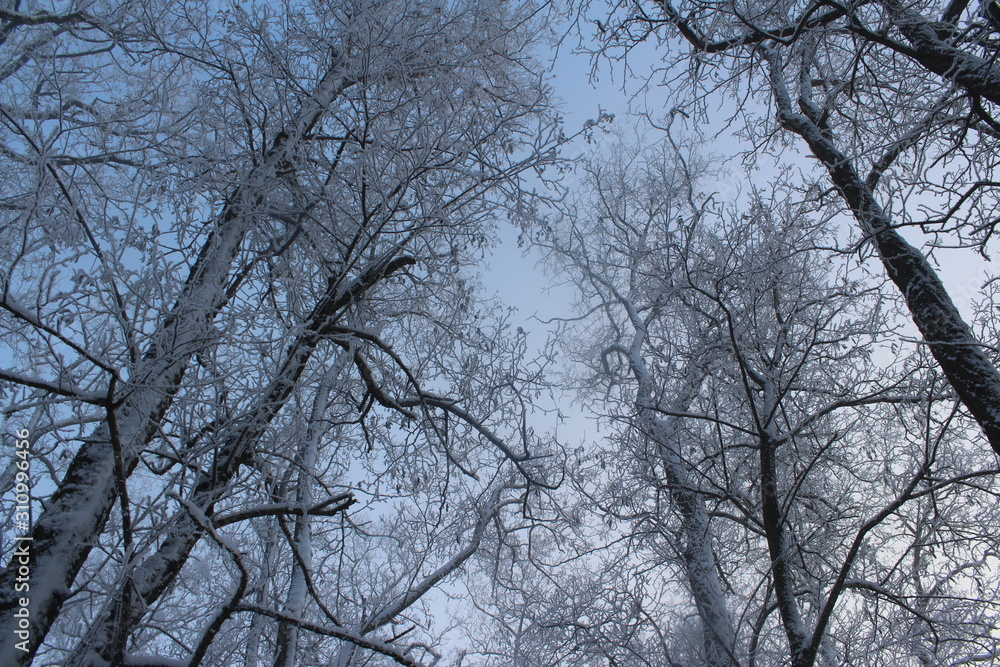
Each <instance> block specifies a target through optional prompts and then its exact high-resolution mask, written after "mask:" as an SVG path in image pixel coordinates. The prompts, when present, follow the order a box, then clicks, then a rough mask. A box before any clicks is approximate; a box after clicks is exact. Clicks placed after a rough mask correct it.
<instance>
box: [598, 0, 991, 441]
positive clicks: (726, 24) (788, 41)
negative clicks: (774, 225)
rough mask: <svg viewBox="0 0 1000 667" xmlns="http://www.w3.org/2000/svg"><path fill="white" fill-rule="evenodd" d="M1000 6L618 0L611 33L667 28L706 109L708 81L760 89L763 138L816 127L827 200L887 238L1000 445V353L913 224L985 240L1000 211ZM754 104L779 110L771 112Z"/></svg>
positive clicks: (809, 141) (882, 243)
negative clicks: (997, 23)
mask: <svg viewBox="0 0 1000 667" xmlns="http://www.w3.org/2000/svg"><path fill="white" fill-rule="evenodd" d="M985 6H986V7H987V8H988V7H989V6H991V5H985ZM988 17H989V12H988V11H987V12H986V13H985V14H980V13H977V12H976V11H975V8H970V7H969V3H968V2H965V1H964V0H957V1H955V2H950V3H948V4H947V5H943V4H939V3H934V2H919V3H916V4H904V3H901V2H897V1H896V0H884V1H881V0H880V1H879V2H873V3H838V2H832V3H831V2H826V1H825V0H824V1H823V2H812V1H811V0H810V1H806V2H792V3H787V2H786V3H780V2H743V3H736V4H729V5H711V6H709V5H705V4H703V3H698V2H691V3H688V2H681V3H679V4H678V3H673V2H667V1H665V0H657V1H656V2H651V3H640V4H636V5H632V4H622V5H619V6H618V13H617V14H616V15H615V16H614V17H613V18H612V19H611V20H609V21H606V22H605V23H606V24H607V25H608V26H609V28H607V29H605V30H604V31H603V32H602V35H604V45H605V47H606V48H607V49H609V51H608V52H609V53H611V52H612V50H613V49H614V48H619V47H626V48H629V47H630V46H631V45H634V44H635V43H637V42H639V41H642V40H645V39H647V38H649V37H651V36H656V38H657V39H660V40H662V43H663V44H664V47H665V48H666V49H667V50H668V51H669V52H670V53H671V54H673V55H672V56H671V58H669V62H670V64H669V65H668V66H667V68H666V69H665V74H666V79H668V84H669V85H670V86H671V87H672V89H673V90H675V91H681V90H684V91H686V93H687V96H686V100H685V101H681V100H682V99H683V98H678V102H679V107H684V106H685V105H690V106H688V108H689V110H694V111H695V112H696V113H698V114H704V112H705V109H706V104H707V102H708V97H709V91H712V90H715V89H717V88H720V87H721V88H724V89H727V90H729V91H731V92H732V93H733V94H738V95H740V96H741V97H743V96H744V95H745V94H746V95H749V97H744V99H747V100H748V101H747V102H746V103H744V104H742V106H741V109H740V111H739V112H737V114H743V115H744V117H745V118H746V119H747V122H746V126H745V128H746V135H747V136H748V137H750V139H751V141H752V142H753V148H752V149H751V150H752V151H755V152H759V151H766V150H768V147H769V146H775V145H777V144H778V143H780V141H781V139H780V137H779V134H778V130H779V128H780V129H782V130H785V131H787V132H791V133H792V134H795V135H797V136H798V137H799V138H801V139H803V140H804V141H805V143H806V145H807V146H808V147H809V150H810V152H811V154H812V156H813V157H814V158H816V160H818V161H819V163H820V165H821V166H822V167H823V168H824V170H825V171H826V172H827V174H828V178H829V180H830V182H832V184H833V186H834V189H835V190H836V192H837V193H838V195H839V198H837V199H836V200H835V201H833V202H831V201H830V200H829V199H828V198H827V194H828V191H827V188H826V187H820V186H818V185H817V186H816V187H813V188H812V193H813V198H814V201H815V203H816V205H817V207H821V208H825V209H827V210H837V209H839V208H841V207H843V206H844V205H846V207H847V209H848V210H849V211H851V213H852V214H853V215H854V217H855V219H856V221H857V223H858V230H859V231H860V235H859V237H858V243H859V244H860V246H862V247H864V246H866V245H868V244H871V246H872V247H873V248H874V249H875V251H876V253H877V254H878V256H879V258H880V260H881V262H882V264H883V266H884V268H885V272H886V275H887V276H888V277H889V278H890V279H891V280H892V281H893V282H894V283H895V284H896V285H897V287H898V289H899V291H900V293H901V294H902V295H903V296H904V297H905V299H906V302H907V307H908V309H909V312H910V316H911V318H912V319H913V322H914V324H916V326H917V328H918V329H919V331H920V333H921V335H922V337H923V339H924V341H925V343H926V344H927V345H928V347H929V349H930V351H931V354H932V355H933V356H934V358H935V359H936V360H937V363H938V364H939V366H940V367H941V370H942V371H943V372H944V374H945V376H946V377H947V378H948V381H949V382H950V383H951V385H952V387H954V389H955V391H956V392H957V393H958V395H959V397H960V398H961V400H962V403H963V404H964V405H965V407H966V409H967V410H968V411H969V413H970V414H971V415H972V416H973V417H974V418H975V419H976V421H977V422H978V423H979V425H980V427H981V429H982V430H983V433H984V434H985V435H986V438H987V440H988V441H989V442H990V444H991V446H992V447H993V449H994V450H995V451H996V452H997V453H1000V373H998V371H997V367H996V361H995V359H994V358H993V356H992V355H991V352H990V350H989V349H988V348H987V347H984V344H983V339H982V338H981V337H979V336H977V335H976V334H975V333H974V332H973V331H972V329H971V328H970V327H969V326H968V324H967V323H966V322H965V320H964V319H963V317H962V315H961V313H960V312H959V310H958V308H956V306H955V304H954V303H953V301H952V299H951V296H950V295H949V294H948V291H947V290H946V289H945V287H944V284H943V283H942V281H941V279H940V278H939V276H938V275H937V272H936V271H935V269H934V267H933V265H932V263H931V261H930V260H929V259H928V256H927V254H925V252H923V251H922V250H921V249H920V248H919V246H915V245H913V243H912V241H911V240H908V238H907V237H906V236H904V235H903V234H902V233H901V232H900V229H901V228H904V227H914V228H918V229H919V230H921V231H923V232H924V233H925V234H926V235H927V236H926V238H928V239H929V240H931V241H932V242H933V243H932V247H933V246H934V245H947V246H955V245H958V246H965V247H977V248H979V249H980V251H982V252H984V253H985V251H986V244H987V243H988V241H989V240H990V239H991V238H992V236H993V231H994V228H995V225H996V224H997V221H998V220H1000V218H998V217H997V213H998V211H997V203H996V202H997V199H996V191H997V190H996V188H997V187H998V183H1000V181H998V179H997V177H996V169H997V166H998V163H997V150H996V147H997V133H998V131H1000V124H998V122H997V120H996V113H997V105H998V104H1000V98H998V96H997V92H996V91H997V90H1000V65H998V63H997V62H996V58H995V53H996V47H997V43H996V35H995V30H994V28H993V26H992V24H990V23H989V21H988ZM678 39H679V40H680V41H681V42H682V43H683V44H686V45H687V49H686V52H685V50H684V49H683V48H676V47H677V46H678V44H677V40H678ZM684 63H687V64H688V65H689V67H688V68H687V69H686V72H688V73H690V74H691V76H687V75H686V74H684V73H682V72H683V71H685V70H682V69H681V66H682V65H683V64H684ZM749 100H752V102H751V101H749ZM754 104H761V105H764V107H765V108H767V109H768V115H769V116H770V117H771V119H772V120H769V121H767V122H763V123H761V122H757V118H756V116H757V114H756V110H755V108H754ZM775 120H776V121H777V123H774V122H773V121H775ZM865 172H867V173H865ZM917 202H919V203H917ZM912 238H913V237H912V236H911V237H910V239H912Z"/></svg>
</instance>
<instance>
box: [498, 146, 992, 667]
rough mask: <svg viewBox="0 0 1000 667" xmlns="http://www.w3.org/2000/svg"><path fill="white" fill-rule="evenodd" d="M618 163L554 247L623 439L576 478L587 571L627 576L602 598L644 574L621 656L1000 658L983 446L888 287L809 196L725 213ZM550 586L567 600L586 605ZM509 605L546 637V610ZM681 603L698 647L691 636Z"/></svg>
mask: <svg viewBox="0 0 1000 667" xmlns="http://www.w3.org/2000/svg"><path fill="white" fill-rule="evenodd" d="M612 152H613V153H614V154H615V155H616V156H617V157H614V158H594V159H592V160H590V161H589V162H588V163H587V166H586V168H585V176H584V179H583V184H584V186H585V187H583V188H581V193H586V194H581V195H580V198H579V199H577V200H576V201H575V203H574V204H573V205H572V206H569V207H568V208H567V210H566V211H564V212H563V216H562V217H561V218H558V219H554V220H553V221H551V222H549V223H543V224H546V225H547V226H545V227H543V230H542V232H541V234H542V237H541V238H542V239H543V240H542V241H541V243H542V244H543V245H545V246H547V247H548V248H549V249H551V250H552V252H553V254H554V255H555V256H556V257H557V258H558V260H559V261H560V262H561V263H562V264H563V265H564V266H565V267H566V268H565V270H566V271H568V272H569V273H570V274H571V275H574V276H576V278H575V279H576V280H577V281H578V284H579V285H580V293H581V296H582V301H581V310H582V315H581V320H580V322H581V324H580V325H579V329H578V331H577V333H576V337H575V340H576V343H575V344H574V346H575V347H576V348H577V349H580V350H583V352H582V353H581V354H579V356H580V357H581V361H582V362H583V363H584V364H586V366H587V368H588V372H587V374H586V375H585V376H584V377H583V380H582V381H583V383H584V384H583V387H584V388H585V391H587V392H591V394H590V395H591V398H590V401H591V402H592V404H593V405H594V407H595V409H597V410H599V411H600V412H601V413H603V414H604V415H605V419H608V420H609V424H610V425H611V431H612V433H611V435H610V436H609V439H608V444H607V445H606V446H607V448H608V451H600V450H598V451H597V452H595V453H594V454H592V455H591V456H590V457H589V458H588V459H587V460H588V462H589V463H588V464H587V466H586V467H587V469H589V470H590V471H591V473H590V477H589V479H586V478H581V480H582V481H581V482H579V483H578V486H579V487H580V489H581V494H582V498H583V499H582V500H581V501H580V503H581V506H582V507H584V508H587V509H589V511H590V513H591V515H590V518H589V519H586V520H584V521H585V523H586V522H587V521H590V522H593V525H594V526H595V529H594V531H593V532H592V533H591V534H590V535H588V536H586V537H585V538H584V539H581V540H580V542H579V544H578V545H577V546H576V547H575V548H576V550H577V552H578V553H581V554H593V553H605V554H607V555H606V556H605V557H604V558H603V561H602V563H603V566H604V568H606V569H603V570H599V572H600V574H595V575H594V577H593V578H592V581H593V582H601V581H613V582H615V583H612V584H606V585H604V586H600V585H599V586H598V589H597V590H599V591H600V593H598V594H597V597H599V598H600V599H602V601H603V604H604V605H608V604H610V603H609V602H608V601H609V600H611V599H614V598H613V597H612V596H614V595H618V596H622V595H624V594H625V591H630V590H631V591H634V590H636V589H637V588H638V587H637V586H636V585H634V584H627V583H625V582H626V581H627V580H629V579H630V576H629V575H625V574H620V575H619V576H616V574H614V573H616V572H618V573H620V572H621V571H624V572H628V573H632V576H634V577H641V578H642V580H643V581H647V582H649V583H648V584H647V587H646V589H645V591H644V592H642V593H640V594H639V595H638V596H636V597H635V598H633V603H632V605H633V606H625V605H622V606H620V607H619V614H618V615H617V617H616V619H617V621H618V622H619V623H624V624H628V623H629V622H630V619H640V620H638V621H634V622H632V625H631V627H632V628H633V634H631V635H629V641H633V640H634V641H635V642H636V643H635V644H631V645H632V646H636V645H642V646H644V647H645V648H644V650H645V651H646V652H645V654H644V655H643V659H645V660H647V661H651V663H652V664H663V663H664V662H665V661H666V662H670V661H678V662H680V663H681V664H684V663H685V662H686V661H687V662H691V663H695V664H702V663H706V664H741V665H742V664H746V665H758V664H787V665H796V666H802V667H804V666H807V665H813V664H816V663H817V661H818V662H820V663H822V664H859V665H860V664H872V665H879V664H889V663H891V664H915V665H916V664H951V663H953V662H958V661H960V660H962V659H963V657H965V656H968V655H973V654H974V655H986V656H993V655H995V654H996V650H997V646H996V645H995V640H994V639H992V638H988V639H984V638H986V637H989V636H990V632H989V630H988V626H989V624H990V623H992V622H993V619H995V618H996V614H997V611H998V608H997V604H998V599H997V597H996V595H995V594H994V593H985V592H984V591H987V590H992V588H993V587H995V573H994V572H993V571H992V570H991V566H990V565H988V563H990V562H992V561H993V560H994V558H995V556H994V555H993V554H995V553H996V551H995V550H996V540H995V537H994V536H993V533H995V532H996V531H995V528H993V527H986V526H987V525H989V524H990V523H991V522H992V521H994V520H995V518H996V512H995V510H989V511H986V512H981V510H980V508H982V507H984V505H985V506H987V507H991V506H992V505H993V503H991V502H990V498H991V497H992V494H993V493H994V489H995V481H994V479H995V475H996V473H997V470H996V466H995V464H994V462H993V461H992V456H993V455H992V453H989V452H974V451H971V450H970V448H969V447H968V438H969V429H968V427H967V426H963V425H962V421H961V418H960V417H959V416H957V414H956V405H955V403H954V400H953V397H952V396H951V395H950V393H949V392H948V391H947V385H944V384H943V383H942V381H941V380H939V379H938V378H937V377H936V375H935V373H934V372H933V368H928V360H926V359H924V356H923V355H922V353H921V349H920V348H906V349H900V348H899V343H898V336H899V333H898V332H897V331H896V330H895V327H894V326H893V324H892V322H893V318H892V317H891V311H892V310H893V309H894V307H895V306H894V305H893V300H892V298H891V297H892V295H891V294H889V293H887V292H885V291H884V289H883V287H882V286H881V285H880V284H879V283H877V282H874V283H873V282H871V281H870V280H868V279H866V278H864V277H863V274H862V273H860V272H859V271H858V270H857V269H856V268H852V260H849V259H846V258H845V255H844V253H843V252H842V249H841V248H840V247H839V246H838V243H837V241H836V238H835V235H833V234H832V233H831V232H829V231H828V230H827V228H826V226H825V224H824V223H822V222H817V221H815V220H813V219H812V218H811V217H810V216H809V215H806V214H804V213H803V212H804V211H808V210H809V209H810V206H809V204H802V203H795V202H794V201H789V200H787V199H783V198H782V197H781V196H780V191H776V192H774V193H772V194H769V195H767V196H765V195H764V194H763V193H756V196H755V198H754V200H753V204H752V205H751V206H750V207H749V210H746V211H745V212H738V211H731V210H727V209H724V208H722V207H719V206H717V205H715V204H714V203H713V199H712V198H711V197H707V196H705V195H703V194H700V190H699V186H698V182H699V179H706V180H707V178H708V175H709V174H710V173H711V172H710V171H709V168H708V165H706V164H705V163H704V162H703V161H702V160H700V159H699V157H698V156H697V154H693V153H691V152H689V151H687V150H684V149H682V147H680V146H677V145H676V144H674V143H672V142H671V143H669V145H668V146H667V147H666V148H661V149H650V150H645V151H637V150H634V149H630V148H628V147H627V146H626V147H623V146H620V145H618V146H615V150H614V151H612ZM893 347H896V349H897V352H896V353H895V355H894V356H891V354H890V353H891V350H892V348H893ZM959 499H961V500H959ZM962 504H966V506H967V507H969V508H975V509H973V510H972V511H968V512H967V511H963V510H962V508H961V505H962ZM928 513H930V514H933V515H934V517H935V518H934V519H933V520H932V521H929V520H928ZM595 515H596V516H595ZM598 522H600V523H604V524H605V526H607V527H606V528H605V531H604V532H605V535H603V536H602V535H600V533H599V532H598V530H597V528H596V526H598V525H600V523H598ZM612 524H615V525H617V526H618V527H617V528H614V529H611V528H610V525H612ZM959 535H961V537H959ZM931 544H933V545H935V546H934V547H930V545H931ZM944 544H949V545H950V547H949V548H947V549H942V548H941V545H944ZM538 550H539V549H538V548H536V549H535V551H538ZM931 552H933V553H934V556H933V558H931V557H930V553H931ZM528 558H530V556H529V555H527V554H526V553H523V552H522V554H521V560H524V559H528ZM699 558H700V562H699V560H698V559H699ZM931 560H933V561H934V564H933V565H932V564H931ZM548 573H549V574H550V576H552V577H554V578H556V579H557V580H558V581H561V582H563V586H564V588H563V589H562V591H561V592H562V594H563V595H567V596H568V597H570V598H571V599H582V600H589V599H590V596H593V590H594V589H593V588H592V587H591V585H590V584H587V585H581V583H580V582H574V581H572V580H571V578H570V576H569V575H567V574H562V573H560V571H559V570H558V569H551V568H550V569H549V570H548ZM560 574H562V576H563V577H564V578H563V579H559V577H560ZM675 582H681V583H682V584H683V587H678V586H677V585H676V583H675ZM657 587H658V589H659V590H660V591H670V592H669V594H663V595H661V596H657V595H655V594H652V593H650V589H654V590H655V589H657ZM640 590H641V589H640ZM945 591H947V592H945ZM679 595H685V596H688V599H689V600H690V601H691V602H690V603H689V606H685V605H683V604H680V605H679V604H678V602H677V597H678V596H679ZM619 599H620V598H619ZM520 604H521V607H522V608H524V609H526V610H527V611H526V612H524V613H527V614H528V616H529V618H532V619H533V621H534V625H533V626H532V627H536V626H537V625H538V620H537V618H538V616H537V614H538V611H537V609H538V602H537V601H534V600H527V599H526V600H525V601H523V602H521V603H520ZM560 606H561V608H564V609H573V608H574V607H573V606H572V605H571V604H570V603H565V602H564V603H562V604H561V605H560ZM585 606H589V607H591V608H594V609H600V608H601V607H602V605H601V604H593V603H585ZM508 609H512V610H517V609H518V605H517V604H513V603H510V602H508ZM685 609H687V610H688V613H689V614H690V613H693V614H694V616H695V618H696V619H697V624H698V631H699V634H700V635H701V641H700V642H699V644H700V645H691V643H690V642H688V643H685V642H684V641H683V639H682V638H683V637H684V635H685V634H689V633H690V632H691V623H690V621H688V620H687V619H685V618H684V617H683V613H679V610H685ZM635 610H638V611H635ZM507 617H508V618H509V617H511V613H510V612H508V615H507ZM890 619H892V620H890ZM987 619H989V620H987ZM891 623H895V624H896V626H894V627H899V628H900V632H898V633H893V634H892V635H890V634H887V633H886V631H885V629H884V628H886V627H887V626H888V625H889V624H891ZM984 623H985V624H984ZM553 625H555V626H556V627H559V628H561V630H562V631H563V632H564V633H565V632H567V628H569V627H574V628H578V629H579V627H580V623H579V622H577V623H576V625H573V622H572V619H571V620H570V621H569V622H568V623H563V624H562V625H561V626H560V625H559V624H553ZM904 628H905V631H903V629H904ZM580 632H582V630H581V631H580ZM558 636H559V635H558V632H557V631H553V633H552V634H550V635H549V636H548V637H547V639H546V641H548V642H549V643H552V642H553V641H554V637H558ZM602 639H603V641H604V644H603V646H604V647H605V648H604V650H612V649H611V648H610V647H611V646H613V645H614V644H615V642H614V640H612V639H611V637H610V636H609V635H604V636H603V637H602ZM643 640H644V641H643ZM619 642H620V643H619V644H618V649H619V650H624V648H625V647H626V646H629V645H630V644H628V643H627V642H621V639H620V637H619ZM577 643H578V644H579V643H580V642H577ZM580 650H581V651H582V649H580ZM574 655H580V653H579V652H578V653H575V654H574ZM990 659H991V658H990Z"/></svg>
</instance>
